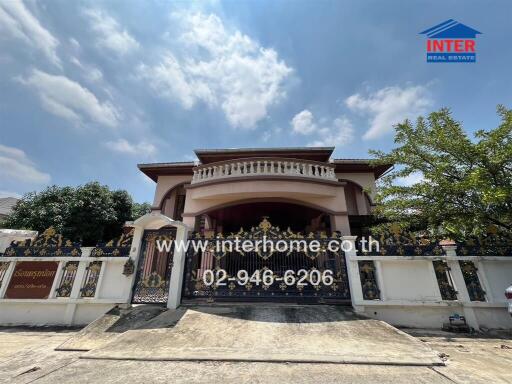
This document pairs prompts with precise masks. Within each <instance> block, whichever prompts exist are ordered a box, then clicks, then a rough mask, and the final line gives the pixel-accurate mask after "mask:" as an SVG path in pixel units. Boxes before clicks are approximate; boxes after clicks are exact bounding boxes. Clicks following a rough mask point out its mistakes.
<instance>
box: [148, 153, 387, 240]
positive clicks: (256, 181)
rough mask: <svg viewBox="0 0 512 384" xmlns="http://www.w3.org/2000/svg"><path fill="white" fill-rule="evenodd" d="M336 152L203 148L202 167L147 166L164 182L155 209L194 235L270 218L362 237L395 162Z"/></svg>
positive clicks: (283, 225) (186, 164)
mask: <svg viewBox="0 0 512 384" xmlns="http://www.w3.org/2000/svg"><path fill="white" fill-rule="evenodd" d="M333 150H334V147H324V148H318V147H317V148H247V149H199V150H196V151H195V154H196V156H197V158H198V159H199V163H198V164H196V163H194V162H180V163H156V164H139V169H140V170H141V171H142V172H143V173H144V174H146V175H147V176H148V177H150V178H151V179H152V180H154V181H155V182H156V183H157V184H156V191H155V197H154V201H153V211H154V212H159V213H162V214H164V215H166V216H168V217H170V218H172V219H174V220H180V221H181V220H182V221H183V222H184V223H185V224H186V225H188V226H189V227H190V228H193V229H194V230H196V231H197V230H205V229H206V230H213V231H215V232H230V231H235V230H239V229H240V228H241V227H243V228H251V227H252V226H254V225H257V224H258V223H259V222H260V221H261V219H262V217H263V216H266V217H269V218H270V221H271V222H272V223H273V224H274V225H278V226H280V227H281V228H288V227H290V228H291V229H292V230H294V231H307V232H311V231H315V230H319V229H322V230H324V231H326V232H329V233H330V232H332V231H339V232H341V233H342V234H344V235H350V234H359V233H360V232H361V228H362V226H363V225H364V223H365V222H366V221H367V219H368V217H369V215H370V214H371V209H372V205H373V203H372V201H373V197H374V193H375V181H376V180H377V179H378V178H379V177H380V176H381V175H382V174H384V173H385V172H386V171H387V170H388V169H390V167H391V165H379V166H376V167H373V166H371V165H370V161H369V160H368V159H333V158H331V157H332V153H333Z"/></svg>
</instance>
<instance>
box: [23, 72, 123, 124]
mask: <svg viewBox="0 0 512 384" xmlns="http://www.w3.org/2000/svg"><path fill="white" fill-rule="evenodd" d="M19 81H20V82H21V83H23V84H25V85H26V86H28V87H30V88H32V89H34V90H35V91H36V92H37V94H38V95H39V98H40V100H41V103H42V106H43V108H44V109H46V110H47V111H48V112H50V113H52V114H54V115H56V116H59V117H61V118H63V119H66V120H69V121H71V122H72V123H74V124H76V125H81V124H83V123H84V120H90V121H93V122H96V123H98V124H101V125H104V126H107V127H115V126H117V125H118V120H119V118H118V112H117V110H116V109H115V108H114V106H113V105H112V104H111V103H109V102H103V103H102V102H100V101H99V100H98V99H97V98H96V96H95V95H94V94H93V93H92V92H91V91H89V90H88V89H87V88H84V87H82V86H81V85H80V84H79V83H77V82H75V81H73V80H70V79H68V78H67V77H65V76H55V75H50V74H48V73H45V72H42V71H39V70H37V69H34V70H32V72H31V74H30V76H28V77H27V78H20V79H19Z"/></svg>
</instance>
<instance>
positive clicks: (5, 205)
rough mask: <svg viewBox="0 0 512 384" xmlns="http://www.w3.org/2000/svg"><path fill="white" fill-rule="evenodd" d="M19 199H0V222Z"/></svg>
mask: <svg viewBox="0 0 512 384" xmlns="http://www.w3.org/2000/svg"><path fill="white" fill-rule="evenodd" d="M19 200H20V199H17V198H15V197H2V198H0V221H2V220H3V219H4V218H6V217H7V216H8V215H9V214H10V213H11V211H12V209H13V208H14V206H15V205H16V203H17V202H18V201H19Z"/></svg>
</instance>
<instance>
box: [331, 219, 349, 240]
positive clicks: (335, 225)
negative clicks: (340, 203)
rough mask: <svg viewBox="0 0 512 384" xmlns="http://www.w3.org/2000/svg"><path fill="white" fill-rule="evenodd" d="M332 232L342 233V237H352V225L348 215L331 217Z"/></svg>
mask: <svg viewBox="0 0 512 384" xmlns="http://www.w3.org/2000/svg"><path fill="white" fill-rule="evenodd" d="M331 230H332V231H340V232H341V234H342V235H350V223H349V221H348V215H333V216H331Z"/></svg>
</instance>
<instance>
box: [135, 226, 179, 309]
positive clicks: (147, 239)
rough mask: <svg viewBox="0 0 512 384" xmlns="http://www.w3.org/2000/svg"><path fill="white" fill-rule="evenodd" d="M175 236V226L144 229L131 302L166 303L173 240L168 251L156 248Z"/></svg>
mask: <svg viewBox="0 0 512 384" xmlns="http://www.w3.org/2000/svg"><path fill="white" fill-rule="evenodd" d="M175 238H176V228H162V229H158V230H146V231H144V236H143V239H142V245H141V248H140V249H141V254H140V256H139V262H138V267H137V275H136V277H135V285H134V289H133V297H132V303H134V304H155V303H156V304H166V303H167V298H168V297H169V282H170V280H171V271H172V265H173V254H174V242H173V243H172V247H171V248H170V249H169V251H167V250H165V249H163V250H162V251H160V250H159V249H158V243H159V242H162V243H160V244H165V242H168V241H170V240H174V239H175Z"/></svg>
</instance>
